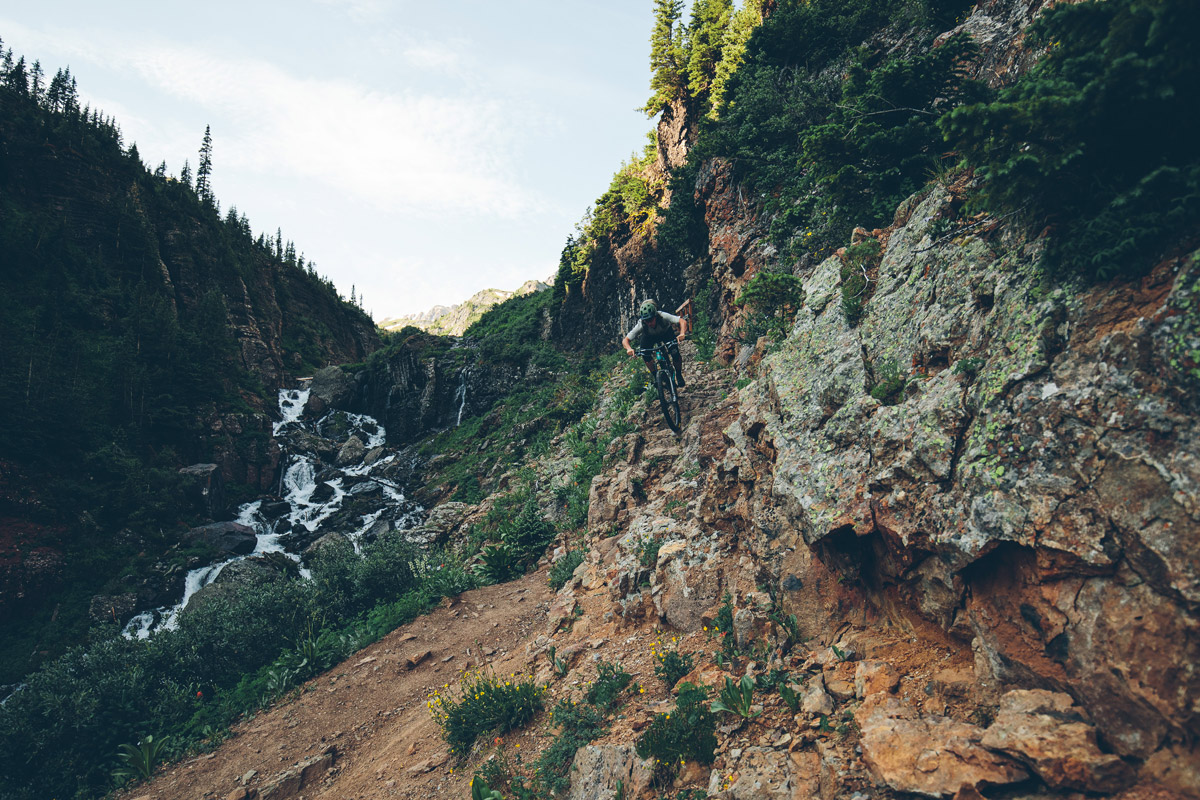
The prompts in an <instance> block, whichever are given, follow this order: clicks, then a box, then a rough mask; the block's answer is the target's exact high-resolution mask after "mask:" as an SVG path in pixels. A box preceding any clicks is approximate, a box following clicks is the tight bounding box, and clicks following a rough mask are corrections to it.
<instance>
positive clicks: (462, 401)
mask: <svg viewBox="0 0 1200 800" xmlns="http://www.w3.org/2000/svg"><path fill="white" fill-rule="evenodd" d="M458 375H459V381H458V388H457V389H455V390H454V402H456V403H458V419H457V420H455V422H454V427H456V428H457V427H458V426H459V425H462V415H463V409H464V408H466V407H467V380H468V379H469V378H470V377H471V370H470V369H469V368H466V367H464V368H463V371H462V372H460V373H459V374H458Z"/></svg>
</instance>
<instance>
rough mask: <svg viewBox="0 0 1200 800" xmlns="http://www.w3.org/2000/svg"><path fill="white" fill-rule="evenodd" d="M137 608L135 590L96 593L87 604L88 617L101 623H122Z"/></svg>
mask: <svg viewBox="0 0 1200 800" xmlns="http://www.w3.org/2000/svg"><path fill="white" fill-rule="evenodd" d="M138 608H139V603H138V596H137V594H136V593H135V592H125V593H123V594H115V595H108V594H98V595H96V596H95V597H93V598H92V602H91V603H90V604H89V605H88V618H89V619H91V620H92V621H93V622H96V623H101V624H115V625H124V624H125V622H126V621H127V620H129V619H130V618H131V617H132V616H133V615H134V614H136V613H137V611H138Z"/></svg>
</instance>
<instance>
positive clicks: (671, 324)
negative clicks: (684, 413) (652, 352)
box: [621, 300, 688, 388]
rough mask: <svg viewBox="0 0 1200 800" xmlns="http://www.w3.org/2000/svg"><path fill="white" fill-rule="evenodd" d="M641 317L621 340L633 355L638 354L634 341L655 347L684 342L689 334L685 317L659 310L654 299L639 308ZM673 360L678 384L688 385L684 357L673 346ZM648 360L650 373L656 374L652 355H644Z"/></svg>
mask: <svg viewBox="0 0 1200 800" xmlns="http://www.w3.org/2000/svg"><path fill="white" fill-rule="evenodd" d="M638 315H639V317H640V319H639V321H638V324H637V325H634V326H633V329H632V330H630V331H629V333H627V334H625V338H624V339H622V340H621V346H622V347H624V348H625V352H626V353H628V354H629V355H631V356H634V355H637V353H636V352H635V351H634V349H633V341H634V340H640V341H638V346H639V347H642V348H647V347H653V346H654V345H656V344H660V343H662V342H669V341H670V340H672V339H676V340H678V341H679V342H683V338H684V337H685V336H687V332H688V323H687V320H686V319H684V318H683V317H677V316H675V315H674V314H668V313H667V312H665V311H659V310H658V306H657V305H656V304H655V302H654V301H653V300H647V301H646V302H644V303H642V305H641V307H640V308H639V309H638ZM676 327H678V328H679V333H678V335H676V333H675V328H676ZM670 353H671V360H672V361H673V362H674V363H675V375H676V376H677V377H678V379H679V380H678V386H679V387H680V388H682V387H684V386H687V383H686V382H685V381H684V380H683V359H682V358H680V356H679V348H678V347H673V348H671V349H670ZM644 359H645V361H646V369H648V370H650V374H651V375H653V374H654V361H652V360H651V358H650V356H645V357H644Z"/></svg>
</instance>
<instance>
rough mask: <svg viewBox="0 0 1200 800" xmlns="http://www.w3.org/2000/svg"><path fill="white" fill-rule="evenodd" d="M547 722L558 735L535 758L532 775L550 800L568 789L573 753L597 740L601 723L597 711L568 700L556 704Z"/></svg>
mask: <svg viewBox="0 0 1200 800" xmlns="http://www.w3.org/2000/svg"><path fill="white" fill-rule="evenodd" d="M550 721H551V723H552V724H553V725H555V726H556V727H557V728H558V733H557V735H556V736H555V737H554V740H553V741H552V742H551V743H550V745H549V747H547V748H546V749H545V750H543V751H542V754H541V755H540V756H539V757H538V760H537V762H536V763H535V764H534V774H535V775H536V777H537V783H538V784H540V785H541V786H542V787H544V788H545V789H546V790H547V792H548V794H549V795H551V796H553V795H558V794H561V793H562V791H563V790H565V789H566V788H567V787H568V786H569V785H570V778H569V774H568V773H569V770H570V768H571V762H572V761H573V760H574V758H575V752H576V751H577V750H579V748H580V747H583V746H584V745H585V744H587V743H589V742H591V741H594V740H595V739H598V738H600V737H601V736H602V735H603V734H604V731H605V723H604V714H603V712H602V711H601V710H599V709H597V708H594V707H591V706H587V705H582V704H580V703H572V702H570V701H568V700H561V701H559V703H558V705H556V706H555V707H554V709H553V711H551V712H550Z"/></svg>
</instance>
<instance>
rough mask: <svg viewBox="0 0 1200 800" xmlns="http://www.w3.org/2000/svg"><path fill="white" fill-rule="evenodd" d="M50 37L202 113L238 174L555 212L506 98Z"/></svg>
mask: <svg viewBox="0 0 1200 800" xmlns="http://www.w3.org/2000/svg"><path fill="white" fill-rule="evenodd" d="M351 5H355V4H353V3H351ZM368 5H369V3H368ZM43 37H45V38H46V39H48V40H52V41H53V42H54V49H55V50H56V51H58V52H61V53H66V54H68V55H69V56H70V57H71V58H73V59H84V60H87V61H94V62H97V63H102V64H104V65H106V66H107V67H108V68H110V69H118V70H123V69H128V70H131V71H133V72H134V73H136V74H137V75H138V76H140V77H141V79H142V80H144V81H146V82H147V83H149V84H151V85H152V86H153V87H154V88H155V89H156V90H158V91H159V92H162V93H164V94H166V95H168V96H171V97H173V98H175V99H177V100H180V101H184V102H186V103H189V104H192V105H194V106H197V107H199V108H202V109H203V110H204V111H205V112H206V118H207V117H208V116H210V115H211V121H212V123H213V138H214V146H215V150H216V152H217V153H218V154H219V155H218V157H219V160H220V163H221V164H223V165H225V166H226V167H237V168H239V169H242V170H247V171H254V172H258V173H260V174H263V175H264V176H266V177H270V178H272V179H275V178H291V179H299V180H301V181H311V182H314V183H316V184H318V185H320V186H321V187H323V188H324V189H325V191H327V192H328V193H330V195H331V196H332V197H336V198H339V199H345V198H346V197H350V198H353V199H356V200H359V201H362V202H366V203H370V204H371V205H372V206H374V207H377V208H382V209H388V210H391V211H393V212H395V213H403V214H408V215H423V216H432V215H444V214H446V213H467V214H478V215H485V216H492V217H500V218H504V219H513V218H516V217H519V216H521V215H525V214H529V213H535V212H538V211H540V210H543V209H544V207H545V203H544V201H543V200H542V199H541V198H539V197H538V196H537V195H536V193H535V192H533V191H532V190H530V189H528V188H526V187H525V186H523V185H522V184H521V182H520V181H519V179H518V177H517V174H516V173H517V170H516V169H515V168H514V165H513V159H514V149H515V142H516V138H515V137H516V136H517V135H518V133H519V130H520V129H521V126H522V125H524V124H525V123H524V122H523V121H522V119H521V116H520V114H519V113H518V111H517V109H515V108H514V107H512V106H511V105H510V104H506V103H505V102H503V101H502V100H501V99H499V98H497V97H495V96H486V95H483V94H482V93H477V92H471V93H469V94H460V95H458V96H455V95H438V94H433V93H429V92H420V91H415V90H404V89H397V90H387V91H381V90H379V89H372V88H370V87H368V86H365V85H362V84H359V83H356V82H352V81H350V80H346V79H338V78H321V79H315V78H306V77H300V76H297V75H295V74H291V73H289V72H287V71H285V70H284V69H282V68H280V67H279V66H276V65H275V64H272V63H270V62H267V61H264V60H261V59H254V58H246V57H239V56H231V55H227V54H214V53H213V52H212V50H211V49H203V50H202V49H200V48H197V47H192V46H187V45H178V44H175V43H165V42H159V43H149V44H148V43H145V42H144V41H141V42H131V41H125V40H118V38H117V36H116V35H110V36H105V35H103V34H101V33H98V32H91V33H89V34H87V35H84V34H83V33H81V32H76V31H55V32H53V33H50V34H43V36H39V37H37V38H43ZM410 44H411V43H410ZM455 53H456V51H455V49H454V48H453V47H452V46H451V47H439V46H438V45H437V44H436V43H426V44H423V45H420V46H414V47H410V48H409V50H408V51H407V58H408V59H409V60H410V61H416V62H420V63H423V64H425V65H427V66H437V67H439V68H446V67H448V66H451V65H452V64H453V63H454V61H455V58H456V55H455Z"/></svg>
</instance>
